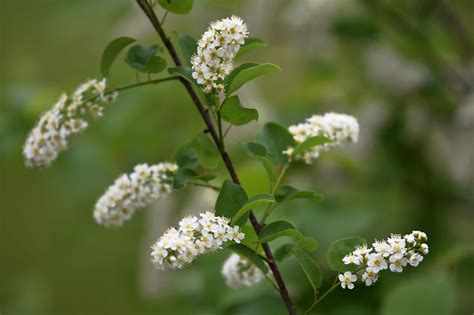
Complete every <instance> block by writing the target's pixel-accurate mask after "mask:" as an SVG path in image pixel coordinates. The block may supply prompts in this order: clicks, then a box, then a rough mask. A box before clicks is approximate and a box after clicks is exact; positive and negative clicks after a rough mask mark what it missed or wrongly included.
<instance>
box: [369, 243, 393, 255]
mask: <svg viewBox="0 0 474 315" xmlns="http://www.w3.org/2000/svg"><path fill="white" fill-rule="evenodd" d="M372 246H373V247H374V249H375V251H376V252H377V253H379V254H380V255H382V256H383V257H388V256H389V255H390V253H391V251H392V249H391V248H390V245H388V244H387V243H386V242H385V241H375V242H374V243H372Z"/></svg>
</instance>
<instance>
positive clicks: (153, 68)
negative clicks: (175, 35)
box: [143, 56, 166, 73]
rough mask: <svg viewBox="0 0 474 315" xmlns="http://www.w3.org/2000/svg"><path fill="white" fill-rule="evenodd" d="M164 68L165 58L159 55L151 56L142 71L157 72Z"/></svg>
mask: <svg viewBox="0 0 474 315" xmlns="http://www.w3.org/2000/svg"><path fill="white" fill-rule="evenodd" d="M165 69H166V60H164V59H163V58H161V57H160V56H151V57H150V59H148V63H147V65H146V67H145V69H143V72H148V73H159V72H161V71H163V70H165Z"/></svg>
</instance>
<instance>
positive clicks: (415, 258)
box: [408, 251, 423, 267]
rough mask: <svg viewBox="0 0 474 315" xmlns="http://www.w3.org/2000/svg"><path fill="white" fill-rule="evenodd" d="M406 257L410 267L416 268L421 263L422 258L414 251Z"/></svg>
mask: <svg viewBox="0 0 474 315" xmlns="http://www.w3.org/2000/svg"><path fill="white" fill-rule="evenodd" d="M408 255H409V257H408V263H409V264H410V266H412V267H418V265H419V264H420V263H421V262H422V261H423V256H422V255H420V254H418V253H415V252H414V251H410V252H409V253H408Z"/></svg>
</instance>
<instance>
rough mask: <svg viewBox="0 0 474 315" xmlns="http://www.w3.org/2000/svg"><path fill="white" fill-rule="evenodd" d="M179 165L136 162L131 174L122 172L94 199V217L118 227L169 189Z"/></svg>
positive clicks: (165, 193) (99, 221) (107, 225)
mask: <svg viewBox="0 0 474 315" xmlns="http://www.w3.org/2000/svg"><path fill="white" fill-rule="evenodd" d="M177 169H178V166H177V165H176V164H173V163H159V164H156V165H151V166H149V165H148V164H139V165H137V166H135V168H134V171H133V172H132V173H131V174H129V175H128V174H123V175H121V176H120V177H119V178H117V180H115V182H114V184H113V185H112V186H110V187H109V188H108V189H107V191H106V192H105V193H104V195H102V196H101V197H100V198H99V200H98V201H97V203H96V205H95V208H94V218H95V220H96V221H97V223H99V224H103V225H105V226H106V227H119V226H121V225H122V224H123V222H125V221H126V220H128V219H130V218H131V217H132V216H133V214H134V213H135V212H136V211H137V210H138V209H140V208H144V207H145V206H147V205H148V204H150V203H151V202H153V201H154V200H157V199H158V198H160V197H162V196H163V195H167V194H168V193H170V192H171V190H172V188H171V185H172V182H173V174H174V173H175V172H176V171H177Z"/></svg>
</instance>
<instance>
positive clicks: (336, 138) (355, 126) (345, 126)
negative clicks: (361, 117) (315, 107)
mask: <svg viewBox="0 0 474 315" xmlns="http://www.w3.org/2000/svg"><path fill="white" fill-rule="evenodd" d="M288 130H289V132H290V133H291V134H292V135H293V138H294V139H295V142H296V143H297V144H300V143H302V142H304V141H305V140H306V139H308V138H310V137H315V136H324V137H326V138H329V139H330V140H331V141H332V142H330V143H326V144H321V145H317V146H314V147H312V148H311V149H309V150H307V151H305V152H303V153H302V154H300V155H298V156H296V157H292V154H293V148H288V150H286V151H284V153H285V154H287V155H288V156H289V157H292V158H295V159H302V160H304V161H305V162H306V163H308V164H311V163H312V162H313V161H314V160H315V159H317V158H318V157H319V154H320V152H321V151H325V150H328V149H330V148H333V147H335V146H339V145H342V144H343V143H345V142H357V140H358V138H359V123H358V122H357V119H356V118H354V117H352V116H349V115H345V114H337V113H326V114H324V115H323V116H320V115H313V116H312V117H310V118H308V119H306V122H305V123H301V124H298V125H294V126H290V127H289V128H288Z"/></svg>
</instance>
